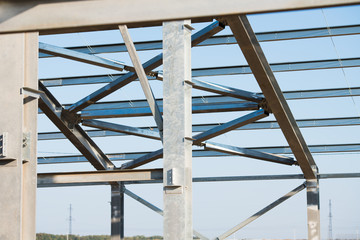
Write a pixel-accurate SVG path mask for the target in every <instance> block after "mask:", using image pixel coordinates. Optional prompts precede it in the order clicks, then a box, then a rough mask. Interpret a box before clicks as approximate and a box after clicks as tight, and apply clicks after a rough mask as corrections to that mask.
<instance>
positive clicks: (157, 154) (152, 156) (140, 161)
mask: <svg viewBox="0 0 360 240" xmlns="http://www.w3.org/2000/svg"><path fill="white" fill-rule="evenodd" d="M266 116H268V114H267V113H266V112H265V111H264V110H262V109H261V110H258V111H256V112H254V113H250V114H248V115H245V116H242V117H240V118H237V119H235V120H232V121H230V122H228V123H225V124H223V125H220V126H216V127H214V128H212V129H210V130H208V131H205V132H203V133H200V134H198V135H195V136H194V137H193V138H191V139H189V140H192V141H193V144H194V145H199V146H205V148H210V149H212V150H215V151H220V152H226V153H228V154H234V155H241V156H246V157H250V158H255V159H260V160H265V161H271V162H276V163H281V164H287V165H293V164H295V161H294V160H293V159H292V158H290V157H283V156H277V155H274V154H268V153H263V152H259V151H256V150H250V149H244V148H237V147H233V146H225V145H222V144H216V145H215V144H214V143H212V144H210V143H204V142H203V141H205V140H207V139H210V138H213V137H216V136H219V135H221V134H224V133H226V132H229V131H231V130H233V129H236V128H238V127H240V126H244V125H246V124H249V123H252V122H255V121H256V120H258V119H261V118H264V117H266ZM162 157H163V149H159V150H157V151H154V152H151V153H149V154H146V155H144V156H141V157H140V158H137V159H135V160H132V161H129V162H127V163H124V164H122V166H121V168H122V169H132V168H136V167H138V166H141V165H144V164H146V163H149V162H151V161H154V160H157V159H159V158H162Z"/></svg>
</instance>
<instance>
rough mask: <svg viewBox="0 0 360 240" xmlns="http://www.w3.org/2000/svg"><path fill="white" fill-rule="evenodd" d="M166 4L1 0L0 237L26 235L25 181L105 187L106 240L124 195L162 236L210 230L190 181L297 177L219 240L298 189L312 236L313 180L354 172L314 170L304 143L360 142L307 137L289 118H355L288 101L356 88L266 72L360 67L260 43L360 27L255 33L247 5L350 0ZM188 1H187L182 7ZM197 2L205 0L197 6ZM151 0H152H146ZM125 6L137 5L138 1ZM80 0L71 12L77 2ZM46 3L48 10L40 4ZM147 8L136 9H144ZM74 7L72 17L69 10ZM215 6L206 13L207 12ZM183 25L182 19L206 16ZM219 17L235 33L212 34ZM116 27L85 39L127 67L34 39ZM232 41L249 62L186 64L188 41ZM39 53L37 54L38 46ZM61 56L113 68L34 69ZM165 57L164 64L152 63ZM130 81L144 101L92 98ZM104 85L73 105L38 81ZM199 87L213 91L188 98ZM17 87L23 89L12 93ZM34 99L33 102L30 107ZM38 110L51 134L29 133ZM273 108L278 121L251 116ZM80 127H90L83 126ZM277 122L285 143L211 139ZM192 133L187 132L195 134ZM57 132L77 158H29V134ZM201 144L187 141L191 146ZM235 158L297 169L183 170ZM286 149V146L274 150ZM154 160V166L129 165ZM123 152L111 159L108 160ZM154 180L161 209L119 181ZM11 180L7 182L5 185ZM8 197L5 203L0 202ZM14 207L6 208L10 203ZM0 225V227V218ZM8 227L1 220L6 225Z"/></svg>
mask: <svg viewBox="0 0 360 240" xmlns="http://www.w3.org/2000/svg"><path fill="white" fill-rule="evenodd" d="M156 2H157V3H156V4H158V5H162V8H163V9H165V10H166V11H164V12H163V13H164V14H162V15H161V16H160V15H159V14H158V13H155V14H153V13H150V14H149V12H148V9H149V8H151V6H149V4H150V3H149V1H144V0H133V1H131V2H128V4H127V5H126V6H125V7H124V5H123V3H120V2H118V1H116V0H106V1H89V0H84V1H56V3H54V2H53V1H35V0H34V1H27V2H22V1H0V9H1V10H0V19H1V21H0V44H1V45H2V46H7V47H6V49H1V52H2V56H3V58H2V59H1V60H0V61H1V64H0V76H1V78H2V79H7V80H9V81H1V83H0V86H1V89H2V91H1V95H0V103H1V105H2V106H3V107H2V113H3V114H4V116H6V117H3V118H1V119H0V144H1V146H0V150H1V151H0V176H1V181H0V190H1V191H2V192H8V194H2V195H0V203H1V206H2V207H1V212H0V221H1V223H3V222H5V221H6V222H7V223H8V224H6V225H5V224H1V225H2V227H0V238H1V239H11V240H14V239H24V240H27V239H29V240H30V239H31V240H32V239H35V202H36V200H35V199H36V198H35V191H36V186H37V187H60V186H83V185H99V184H100V185H103V184H106V185H110V186H111V203H112V205H111V211H112V212H111V239H112V240H120V239H123V238H124V194H126V195H128V196H130V197H131V198H133V199H135V200H137V201H139V202H140V203H142V204H144V205H145V206H147V207H149V208H150V209H152V210H154V211H155V212H157V213H159V214H161V215H163V216H164V239H192V238H193V236H194V235H195V236H197V237H199V238H200V239H208V238H207V237H205V236H204V235H202V234H201V233H199V232H198V231H196V230H194V229H193V227H192V200H191V199H192V182H213V181H245V180H275V179H304V180H305V182H304V183H303V184H301V185H300V186H298V187H296V188H295V189H293V190H292V191H290V192H289V193H288V194H286V195H284V196H283V197H281V198H279V199H278V200H277V201H275V202H273V203H271V204H270V205H269V206H267V207H265V208H263V209H262V210H260V211H259V212H257V213H256V214H254V215H253V216H252V217H250V218H249V219H247V220H245V221H243V222H241V223H240V224H238V225H236V226H235V227H233V228H231V229H230V230H228V231H226V232H224V233H223V234H221V235H220V236H218V237H217V239H225V238H226V237H228V236H230V235H231V234H233V233H234V232H235V231H237V230H239V229H241V228H242V227H244V226H245V225H247V224H248V223H250V222H252V221H253V220H255V219H256V218H258V217H260V216H261V215H263V214H265V213H266V212H267V211H269V210H271V209H272V208H274V207H275V206H277V205H279V204H280V203H282V202H283V201H285V200H287V199H288V198H290V197H292V196H293V195H295V194H296V193H298V192H300V191H301V190H303V189H305V188H306V190H307V193H306V194H307V216H308V221H307V222H308V239H311V240H319V239H320V210H319V179H327V178H355V177H357V178H358V177H360V173H347V174H336V173H334V174H320V173H319V169H318V167H317V165H316V163H315V161H314V159H313V157H312V153H319V152H321V153H324V152H326V153H330V152H359V151H360V145H359V144H337V145H335V144H333V145H330V144H327V145H325V144H324V145H310V146H308V145H307V144H306V142H305V140H304V138H303V136H302V133H301V131H300V129H299V128H305V127H321V126H351V125H360V121H359V118H358V117H356V116H354V117H349V118H327V119H298V120H295V118H294V117H293V115H292V112H291V110H290V107H289V106H288V104H287V100H295V99H312V98H332V97H349V96H360V88H359V87H357V88H353V89H351V90H350V89H348V88H341V89H320V90H318V89H316V90H315V89H314V90H306V91H301V90H299V91H292V92H282V91H281V89H280V87H279V85H278V83H277V80H276V78H275V76H274V73H273V72H284V71H303V70H312V69H330V68H344V67H359V66H360V60H359V59H358V58H352V59H342V60H341V63H340V62H339V60H338V59H328V60H322V61H319V60H318V61H308V62H288V63H275V64H269V63H268V61H267V59H266V57H265V55H264V53H263V50H262V48H261V46H260V44H259V42H263V41H281V40H291V39H302V38H317V37H328V36H342V35H352V34H359V33H360V26H359V25H354V26H337V27H330V28H326V29H325V28H317V29H302V30H293V31H282V32H263V33H256V34H255V33H254V32H253V30H252V28H251V25H250V23H249V21H248V19H247V16H246V14H250V13H262V12H276V11H284V10H296V9H307V8H316V7H328V6H339V5H348V4H357V3H360V1H359V0H341V1H340V0H322V1H310V0H302V1H295V0H290V1H289V0H281V1H276V2H275V3H271V4H269V1H267V0H261V1H256V2H254V1H251V0H242V1H236V0H231V1H227V4H223V1H219V0H216V1H213V0H212V1H206V0H200V1H195V2H194V1H190V0H184V1H181V2H180V1H166V0H158V1H156ZM189 4H191V5H192V7H191V8H190V9H189V7H188V5H189ZM204 4H206V5H207V6H208V7H207V8H204V7H203V5H204ZM151 5H153V3H151ZM133 6H137V7H136V8H135V7H133ZM79 9H81V11H79ZM44 13H46V14H44ZM145 13H146V14H145ZM79 14H80V15H81V16H80V17H79ZM214 16H215V17H214ZM213 19H215V21H214V22H212V23H211V24H209V25H208V26H207V27H205V28H203V29H202V30H200V31H197V32H195V33H193V30H194V29H193V28H192V26H191V23H192V22H208V21H210V22H211V21H213ZM159 25H162V26H163V40H162V41H151V42H133V41H132V40H131V37H130V34H129V32H128V27H129V28H130V27H146V26H159ZM226 25H227V26H229V27H230V29H231V31H232V33H233V35H226V36H214V35H215V34H216V33H218V32H220V31H222V30H223V29H224V27H225V26H226ZM116 28H118V29H119V30H120V32H121V35H122V36H123V40H124V44H115V45H114V44H111V45H98V46H93V48H94V49H96V52H97V53H113V52H128V53H129V55H130V59H131V61H132V63H133V66H129V65H125V64H123V63H121V62H117V61H112V60H109V59H105V58H102V57H99V56H97V55H95V54H92V53H91V52H89V50H88V48H87V47H86V46H77V47H70V48H61V47H58V46H52V45H49V44H45V43H39V44H38V34H49V33H68V32H80V31H92V30H105V29H116ZM223 44H237V45H238V46H239V48H240V49H241V51H242V53H243V55H244V57H245V59H246V61H247V63H248V66H228V67H212V68H202V69H191V64H190V63H191V54H190V50H191V47H196V46H213V45H223ZM154 49H162V50H163V53H161V54H159V55H157V56H155V57H153V58H152V59H150V60H149V61H147V62H145V63H144V64H141V62H140V59H139V57H138V54H137V51H146V50H154ZM38 51H39V54H38ZM54 56H56V57H62V58H66V59H71V60H75V61H79V62H83V63H87V64H91V65H95V66H100V67H103V68H107V69H112V70H116V71H120V72H122V71H126V73H120V74H118V75H114V77H115V78H109V77H108V76H107V75H97V76H82V77H68V78H61V79H59V78H56V79H55V78H52V79H38V77H37V60H38V58H49V57H54ZM160 65H163V72H159V71H156V68H157V67H159V66H160ZM234 74H237V75H240V74H253V75H254V77H255V79H256V81H257V83H258V85H259V87H260V89H261V92H260V93H255V92H248V91H244V90H242V89H237V88H234V87H232V86H224V85H219V84H214V83H211V82H207V81H202V80H198V79H194V77H200V76H220V75H221V76H226V75H234ZM137 80H139V81H140V84H141V87H142V90H143V92H144V95H145V97H146V99H145V100H138V101H133V102H132V103H131V107H129V103H128V102H125V101H121V102H120V101H118V102H104V101H103V102H98V101H99V100H101V99H103V98H104V97H106V96H108V95H109V94H111V93H113V92H115V91H116V90H118V89H120V88H122V87H124V86H126V85H127V84H129V83H131V82H133V81H137ZM153 80H158V81H162V82H163V86H164V96H163V99H156V98H155V97H154V94H153V92H152V89H151V86H150V84H149V81H153ZM96 83H105V84H106V85H105V86H104V87H102V88H100V89H98V90H97V91H95V92H93V93H92V94H90V95H88V96H86V97H85V98H83V99H81V100H79V101H77V102H75V103H73V104H69V105H66V104H61V103H59V102H58V101H57V99H56V98H55V97H54V96H53V94H52V93H51V92H50V91H49V90H48V88H50V87H54V86H66V85H85V84H96ZM193 88H194V89H199V90H202V91H207V92H210V93H215V94H217V95H209V96H206V97H205V99H206V102H204V101H203V100H204V97H202V98H201V99H200V98H199V97H192V96H191V90H192V89H193ZM20 90H21V91H20ZM38 108H39V110H38ZM232 111H251V112H250V113H248V114H246V115H243V116H241V117H239V118H236V119H234V120H232V121H229V122H225V123H221V124H220V125H218V124H213V123H207V124H198V125H192V124H191V116H192V114H195V113H211V112H232ZM37 114H45V115H46V116H47V117H48V118H49V119H50V120H51V121H52V122H53V123H54V124H55V125H56V127H57V128H58V129H59V130H60V132H46V133H44V132H43V133H38V134H37V130H36V121H37V120H36V116H37ZM270 114H273V115H274V117H275V119H276V121H261V122H256V121H257V120H260V119H263V118H265V117H267V116H269V115H270ZM136 116H153V118H154V120H155V123H156V127H154V126H151V127H149V126H144V127H143V128H139V127H132V126H127V125H120V124H114V123H109V122H106V121H101V120H96V119H99V118H120V117H136ZM82 126H89V127H93V128H97V129H99V130H89V131H85V130H84V129H83V127H82ZM251 129H281V131H282V133H283V134H284V136H285V138H286V140H287V142H288V145H289V146H283V147H257V148H242V147H239V146H229V145H225V144H221V143H214V142H211V141H210V142H209V141H208V140H211V139H212V138H214V137H216V136H219V135H222V134H224V133H227V132H230V131H232V130H251ZM193 133H195V134H193ZM125 135H135V136H138V137H144V138H149V139H153V140H159V141H162V143H163V148H162V149H159V150H156V151H153V152H132V153H116V154H106V153H104V152H103V151H102V150H101V149H100V148H99V147H98V146H97V145H96V143H95V142H94V141H93V140H92V139H91V137H105V136H125ZM64 138H67V139H68V140H70V142H71V143H72V144H73V145H74V146H75V147H76V148H77V149H78V150H79V152H80V153H81V154H82V155H79V156H56V157H55V156H54V157H52V156H47V157H46V158H38V159H37V154H36V142H37V140H52V139H64ZM193 145H195V146H198V147H200V148H202V149H200V150H192V146H193ZM290 154H292V155H293V156H294V158H292V157H290V156H289V155H290ZM234 155H235V156H245V157H248V158H253V159H258V160H262V161H270V162H273V163H277V164H285V165H298V166H299V168H300V169H301V172H302V174H296V175H266V176H231V177H208V178H193V177H192V157H209V156H215V157H225V156H234ZM284 155H286V156H284ZM160 158H163V161H164V164H163V168H162V169H141V170H140V169H137V168H138V167H139V166H143V165H145V164H147V163H149V162H152V161H155V160H157V159H160ZM117 160H123V161H126V162H125V163H122V164H121V166H120V167H116V165H115V164H114V163H113V161H117ZM85 161H88V162H90V163H91V164H92V165H93V167H94V168H95V169H96V170H97V171H96V172H71V173H40V174H37V173H36V165H37V164H54V163H75V162H85ZM147 183H163V186H164V191H163V197H164V210H161V209H159V208H158V207H156V206H154V205H153V204H151V203H149V202H148V201H146V200H145V199H142V198H141V197H139V196H137V195H136V194H134V193H132V192H131V191H130V190H128V189H127V188H126V185H127V184H147ZM10 190H11V191H10ZM5 203H6V207H3V206H4V205H5ZM14 212H15V213H16V214H12V213H14ZM4 226H6V227H4ZM9 226H11V227H9Z"/></svg>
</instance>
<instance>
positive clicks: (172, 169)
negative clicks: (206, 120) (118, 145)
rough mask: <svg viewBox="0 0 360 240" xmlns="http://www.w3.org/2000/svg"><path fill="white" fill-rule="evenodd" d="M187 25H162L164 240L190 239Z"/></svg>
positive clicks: (188, 53)
mask: <svg viewBox="0 0 360 240" xmlns="http://www.w3.org/2000/svg"><path fill="white" fill-rule="evenodd" d="M190 24H191V22H190V21H173V22H165V23H164V24H163V53H164V62H163V64H164V66H163V67H164V81H163V88H164V96H163V97H164V143H163V144H164V239H168V240H170V239H171V240H173V239H184V240H186V239H193V230H192V170H191V169H192V159H191V158H192V141H191V140H189V138H190V139H191V136H192V130H191V128H192V123H191V85H190V84H188V83H185V81H191V30H190V28H191V27H190Z"/></svg>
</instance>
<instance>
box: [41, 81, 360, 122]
mask: <svg viewBox="0 0 360 240" xmlns="http://www.w3.org/2000/svg"><path fill="white" fill-rule="evenodd" d="M284 96H285V98H286V100H300V99H318V98H333V97H350V96H360V88H359V87H357V88H356V87H355V88H351V89H349V88H335V89H320V90H318V89H317V90H304V91H287V92H284ZM157 102H158V104H159V106H160V107H162V104H163V100H162V99H158V100H157ZM192 103H193V105H194V109H193V111H194V112H195V113H200V112H206V111H209V112H214V111H216V107H217V106H219V111H225V110H226V109H233V107H232V106H231V105H230V104H233V105H234V104H241V103H246V104H244V105H240V106H239V105H236V106H237V108H235V109H238V110H241V109H245V110H246V108H249V107H253V108H255V106H256V104H255V103H250V104H248V103H247V102H244V101H240V100H236V99H234V98H232V97H224V96H216V95H215V96H214V95H213V96H202V97H193V98H192ZM226 104H228V105H226ZM147 106H148V105H147V102H146V100H135V101H131V102H130V101H120V102H101V103H95V104H93V105H91V106H89V107H87V108H86V109H84V110H83V111H82V112H83V113H84V114H86V112H87V111H90V112H91V111H95V110H96V111H95V112H93V114H97V113H99V112H97V111H100V110H109V109H117V110H118V111H119V112H117V113H118V114H119V116H121V114H125V115H126V114H128V113H129V114H131V115H146V114H148V115H149V114H150V110H149V109H148V108H147ZM64 107H65V108H66V109H67V108H68V107H69V105H64ZM141 108H142V109H141ZM129 109H130V110H129ZM146 109H147V110H146ZM120 110H122V111H120ZM107 112H109V111H105V112H100V113H101V114H99V115H100V116H102V115H104V116H107ZM39 113H41V111H39ZM109 116H111V115H109Z"/></svg>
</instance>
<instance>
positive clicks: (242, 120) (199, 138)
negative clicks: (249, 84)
mask: <svg viewBox="0 0 360 240" xmlns="http://www.w3.org/2000/svg"><path fill="white" fill-rule="evenodd" d="M267 116H269V114H268V113H267V112H265V110H263V109H260V110H258V111H255V112H252V113H249V114H247V115H245V116H241V117H239V118H237V119H234V120H232V121H230V122H227V123H224V124H221V125H218V126H216V127H214V128H211V129H209V130H208V131H205V132H202V133H199V134H197V135H195V136H193V139H194V140H193V144H195V145H201V143H202V142H204V141H206V140H208V139H210V138H214V137H216V136H219V135H221V134H224V133H226V132H229V131H231V130H234V129H236V128H239V127H241V126H245V125H247V124H249V123H253V122H255V121H257V120H259V119H262V118H265V117H267Z"/></svg>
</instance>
